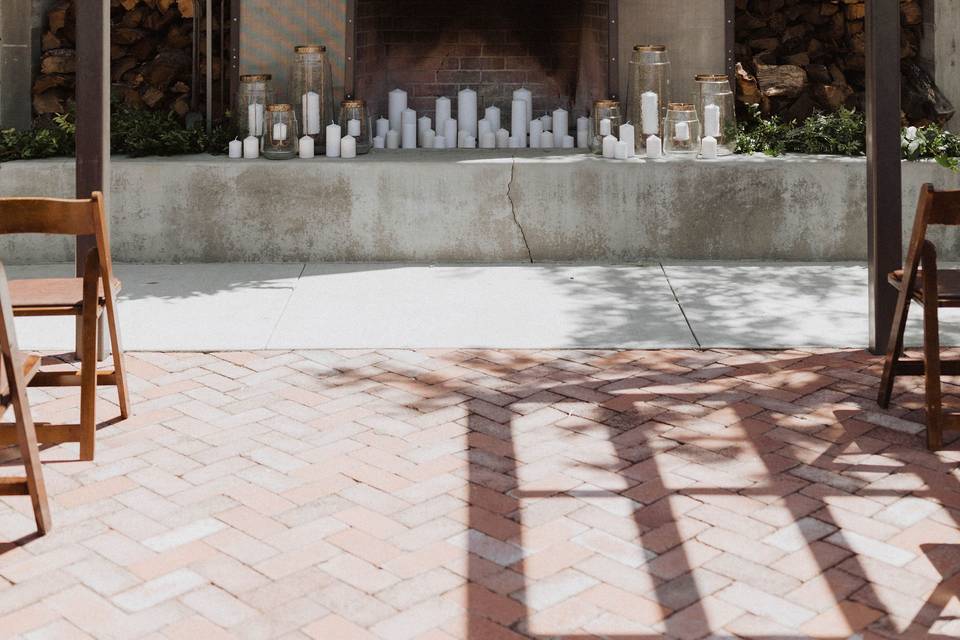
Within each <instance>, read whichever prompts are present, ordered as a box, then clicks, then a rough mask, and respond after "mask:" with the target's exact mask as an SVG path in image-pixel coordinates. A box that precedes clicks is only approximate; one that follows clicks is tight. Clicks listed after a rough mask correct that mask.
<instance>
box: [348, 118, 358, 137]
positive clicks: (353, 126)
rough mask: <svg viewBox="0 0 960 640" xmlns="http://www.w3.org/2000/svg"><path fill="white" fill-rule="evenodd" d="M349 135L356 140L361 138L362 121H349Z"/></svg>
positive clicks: (352, 119) (353, 119)
mask: <svg viewBox="0 0 960 640" xmlns="http://www.w3.org/2000/svg"><path fill="white" fill-rule="evenodd" d="M347 135H348V136H353V137H354V138H359V137H360V121H359V120H357V119H356V118H350V119H349V120H347Z"/></svg>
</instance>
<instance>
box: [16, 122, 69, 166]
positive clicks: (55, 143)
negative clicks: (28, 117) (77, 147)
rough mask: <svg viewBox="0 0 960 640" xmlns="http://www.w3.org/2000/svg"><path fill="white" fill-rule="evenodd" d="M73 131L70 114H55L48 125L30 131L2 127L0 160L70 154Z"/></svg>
mask: <svg viewBox="0 0 960 640" xmlns="http://www.w3.org/2000/svg"><path fill="white" fill-rule="evenodd" d="M75 133H76V125H75V124H74V122H73V116H72V115H70V114H64V115H59V116H56V117H55V118H54V119H53V122H52V123H51V124H50V125H48V126H45V127H37V128H35V129H32V130H30V131H17V130H16V129H4V130H2V131H0V162H6V161H7V160H20V159H24V160H26V159H31V158H52V157H56V156H72V155H73V151H74V135H75Z"/></svg>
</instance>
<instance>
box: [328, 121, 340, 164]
mask: <svg viewBox="0 0 960 640" xmlns="http://www.w3.org/2000/svg"><path fill="white" fill-rule="evenodd" d="M326 133H327V157H328V158H339V157H340V137H341V135H342V134H341V129H340V125H338V124H336V123H334V124H329V125H327V132H326Z"/></svg>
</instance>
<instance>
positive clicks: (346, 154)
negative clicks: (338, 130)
mask: <svg viewBox="0 0 960 640" xmlns="http://www.w3.org/2000/svg"><path fill="white" fill-rule="evenodd" d="M340 157H341V158H347V159H349V158H356V157H357V139H356V138H354V137H353V136H343V138H341V139H340Z"/></svg>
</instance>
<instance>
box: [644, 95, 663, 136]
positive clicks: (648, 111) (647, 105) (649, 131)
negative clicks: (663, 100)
mask: <svg viewBox="0 0 960 640" xmlns="http://www.w3.org/2000/svg"><path fill="white" fill-rule="evenodd" d="M640 119H641V120H642V121H643V122H641V123H640V124H641V128H642V131H643V135H645V136H649V135H653V134H656V133H659V132H660V96H658V95H657V94H656V93H655V92H653V91H644V92H643V93H642V94H640Z"/></svg>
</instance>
